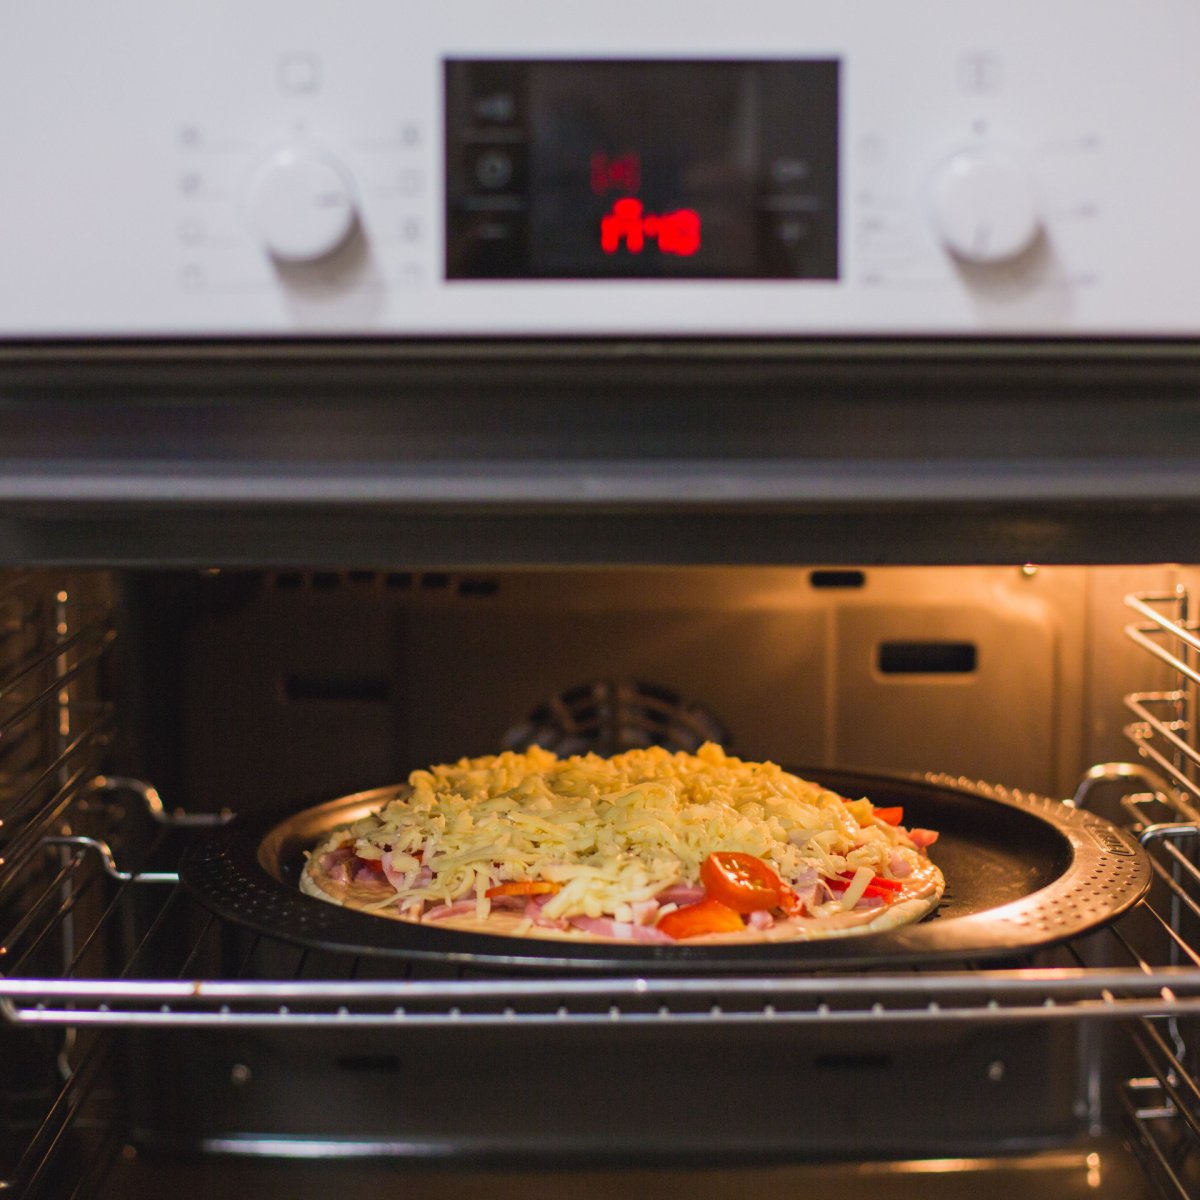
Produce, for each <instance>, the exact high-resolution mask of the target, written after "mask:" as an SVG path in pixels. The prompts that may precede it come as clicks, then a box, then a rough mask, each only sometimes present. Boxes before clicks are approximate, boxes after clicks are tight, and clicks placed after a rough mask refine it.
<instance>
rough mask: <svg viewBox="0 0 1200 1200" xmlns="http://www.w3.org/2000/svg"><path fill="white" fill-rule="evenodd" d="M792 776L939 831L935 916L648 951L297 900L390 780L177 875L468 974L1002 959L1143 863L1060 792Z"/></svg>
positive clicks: (356, 942) (1132, 894) (336, 934)
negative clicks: (1058, 796)
mask: <svg viewBox="0 0 1200 1200" xmlns="http://www.w3.org/2000/svg"><path fill="white" fill-rule="evenodd" d="M789 769H790V770H791V769H793V768H789ZM794 770H795V773H796V774H798V775H801V776H802V777H803V778H806V779H812V780H815V781H818V782H819V783H821V784H822V785H823V786H825V787H828V788H831V789H833V790H834V791H836V792H839V793H840V794H841V795H843V796H847V797H849V798H854V797H858V796H869V797H870V798H871V800H872V801H873V802H874V803H875V804H876V805H879V806H890V805H896V804H900V805H903V806H904V819H905V823H906V824H908V825H910V826H924V827H927V828H930V829H936V830H938V831H939V833H940V837H939V839H938V841H937V843H936V845H934V847H933V848H932V850H931V851H930V854H931V857H932V858H933V860H934V861H935V862H936V863H937V865H938V866H939V867H940V868H941V870H942V872H943V874H944V875H945V877H946V893H945V896H944V897H943V899H942V902H941V904H940V905H939V906H938V908H937V909H936V911H934V912H933V913H931V914H930V915H929V916H928V917H926V918H925V919H924V920H923V921H921V922H920V923H919V924H915V925H907V926H902V927H901V928H899V929H892V930H887V931H884V932H881V933H875V934H861V935H858V936H854V937H846V938H836V939H831V940H821V941H812V942H780V943H768V944H757V945H756V944H747V945H741V946H696V945H691V946H689V945H688V944H687V943H686V942H683V943H680V944H679V945H672V946H661V945H644V944H640V943H638V944H632V945H630V944H625V943H616V942H604V943H602V942H579V943H574V942H565V941H559V940H549V939H539V938H516V937H505V936H498V935H493V934H483V933H466V932H460V931H456V930H452V929H444V928H439V927H438V926H437V925H414V924H410V923H407V922H403V921H394V920H389V919H387V918H384V917H376V916H371V915H369V914H366V913H361V912H355V911H352V910H349V909H343V908H340V907H338V906H336V905H334V904H328V903H326V902H324V901H322V900H317V899H314V898H313V897H311V896H306V895H304V894H303V893H302V892H301V891H300V890H299V887H298V879H299V875H300V870H301V868H302V866H303V865H304V852H305V851H306V850H308V849H310V848H311V847H312V846H313V845H315V844H316V843H317V842H318V841H319V840H320V839H321V838H322V837H323V836H324V835H325V834H326V833H328V832H329V831H330V830H331V829H333V828H334V827H335V826H338V825H342V824H346V823H347V822H350V821H354V820H356V819H358V818H359V817H361V816H364V815H365V814H367V813H368V812H370V811H371V810H373V809H375V808H378V807H379V806H380V805H382V804H383V803H385V802H386V801H387V800H389V799H391V798H392V797H394V796H395V795H396V793H397V790H398V789H397V788H395V787H390V788H380V789H377V790H375V791H370V792H359V793H357V794H355V795H352V796H343V797H341V798H339V799H337V800H331V801H329V802H327V803H325V804H320V805H317V806H316V807H312V808H306V809H303V810H302V811H299V812H297V811H295V809H294V806H293V807H292V809H291V810H289V809H288V808H282V809H281V808H274V809H270V810H267V811H264V812H262V813H257V814H254V815H253V816H247V817H238V818H236V819H235V820H233V821H231V822H230V823H229V824H228V825H226V826H224V827H223V828H221V829H220V830H219V831H217V832H216V833H214V834H212V835H211V836H208V837H206V838H205V839H204V840H202V841H199V842H197V843H195V844H194V845H193V846H192V847H191V848H190V850H189V851H188V853H187V854H186V855H185V857H184V860H183V862H182V863H181V864H180V878H181V881H182V882H183V884H184V886H185V887H186V888H187V889H188V890H189V891H190V892H191V893H192V894H193V895H194V896H195V897H196V898H197V899H198V900H199V901H200V902H201V903H202V904H203V905H205V906H206V907H207V908H209V909H210V910H211V911H213V912H214V913H216V914H217V915H218V916H220V917H223V918H226V919H228V920H230V921H233V922H236V923H238V924H239V925H242V926H245V927H248V928H250V929H252V930H253V931H255V932H257V933H261V934H267V935H269V936H271V937H276V938H282V939H285V940H287V941H290V942H293V943H297V944H300V945H303V946H307V947H310V948H313V949H321V950H335V951H346V952H348V953H351V954H370V955H383V956H392V957H395V958H397V959H402V960H425V961H427V962H430V961H433V962H438V963H441V964H444V965H451V966H461V967H471V968H475V969H483V970H489V969H495V970H503V971H514V970H540V971H546V970H553V971H564V970H565V971H608V972H614V971H617V972H630V971H632V972H637V973H639V974H645V973H649V974H663V973H679V972H684V973H695V972H700V971H736V972H741V973H755V972H772V973H777V972H781V971H782V972H786V971H809V970H814V969H818V968H822V969H825V968H837V967H882V966H887V965H896V966H900V965H908V964H916V963H922V962H937V961H942V962H946V961H947V960H958V961H961V962H966V961H974V960H980V959H984V960H987V961H989V962H990V961H996V960H1003V959H1005V958H1009V957H1011V956H1016V955H1026V954H1028V953H1029V952H1030V951H1032V950H1035V949H1038V948H1041V947H1046V946H1051V945H1054V944H1055V943H1058V942H1063V941H1066V940H1068V939H1070V938H1074V937H1077V936H1079V935H1080V934H1083V933H1086V932H1088V931H1089V930H1092V929H1095V928H1097V927H1099V926H1100V925H1103V924H1105V923H1106V922H1108V921H1111V920H1112V919H1113V918H1115V917H1116V916H1118V915H1119V914H1121V913H1122V912H1124V911H1125V910H1126V909H1128V908H1130V907H1131V906H1132V905H1134V904H1135V903H1137V901H1138V900H1139V899H1141V897H1142V896H1143V895H1144V894H1145V892H1146V890H1147V888H1148V887H1149V884H1150V864H1149V861H1148V859H1147V857H1146V855H1145V852H1144V851H1143V850H1142V849H1141V847H1140V846H1139V845H1138V844H1137V843H1136V841H1134V840H1133V838H1132V837H1131V836H1130V835H1129V834H1127V833H1125V832H1124V831H1122V830H1120V829H1118V828H1117V827H1116V826H1114V825H1113V824H1111V823H1110V822H1108V821H1105V820H1104V819H1103V818H1100V817H1097V816H1095V815H1093V814H1091V813H1088V812H1085V811H1082V810H1080V809H1076V808H1073V807H1071V806H1070V805H1067V804H1064V803H1063V802H1061V801H1057V800H1050V799H1047V798H1046V797H1043V796H1036V795H1031V794H1029V793H1025V792H1019V791H1010V790H1007V789H1004V788H999V787H995V786H992V785H988V784H982V783H977V782H973V781H969V780H964V779H952V778H950V777H948V776H938V775H927V776H921V777H909V776H900V775H877V774H867V773H863V772H856V771H843V770H823V769H817V768H796V769H794Z"/></svg>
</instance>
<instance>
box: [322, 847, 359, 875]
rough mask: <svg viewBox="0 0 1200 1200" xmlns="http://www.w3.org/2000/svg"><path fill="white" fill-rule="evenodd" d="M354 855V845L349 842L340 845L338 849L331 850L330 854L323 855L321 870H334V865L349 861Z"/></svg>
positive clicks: (337, 865)
mask: <svg viewBox="0 0 1200 1200" xmlns="http://www.w3.org/2000/svg"><path fill="white" fill-rule="evenodd" d="M354 857H355V853H354V846H353V844H352V843H350V842H347V843H346V844H345V845H344V846H339V847H338V848H337V849H336V850H330V851H329V853H328V854H322V855H321V870H322V871H332V870H333V869H334V867H339V866H341V865H342V864H343V863H348V862H349V861H350V860H351V859H352V858H354Z"/></svg>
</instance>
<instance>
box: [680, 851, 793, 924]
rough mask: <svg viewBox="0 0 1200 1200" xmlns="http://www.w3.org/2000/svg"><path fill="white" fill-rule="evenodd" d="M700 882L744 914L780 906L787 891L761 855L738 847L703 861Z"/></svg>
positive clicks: (714, 894) (711, 896)
mask: <svg viewBox="0 0 1200 1200" xmlns="http://www.w3.org/2000/svg"><path fill="white" fill-rule="evenodd" d="M700 882H701V883H702V884H704V890H705V892H707V893H708V895H709V897H710V898H711V899H713V900H719V901H720V902H721V903H722V904H727V905H728V906H729V907H730V908H732V909H733V911H734V912H740V913H751V912H758V911H759V910H761V909H766V908H778V907H779V905H780V902H781V900H782V897H783V893H784V886H783V881H782V880H781V879H780V878H779V876H778V875H776V874H775V872H774V871H773V870H771V868H770V867H768V866H767V864H766V863H765V862H763V860H762V859H761V858H757V857H755V856H754V855H753V854H740V853H738V852H737V851H736V850H727V851H718V852H717V853H716V854H710V855H709V856H708V857H707V858H706V859H705V860H704V862H703V863H702V864H701V867H700ZM789 890H790V889H789Z"/></svg>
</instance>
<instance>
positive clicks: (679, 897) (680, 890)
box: [654, 883, 704, 908]
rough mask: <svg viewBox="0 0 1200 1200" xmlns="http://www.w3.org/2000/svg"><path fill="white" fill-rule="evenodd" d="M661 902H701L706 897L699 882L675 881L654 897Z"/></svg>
mask: <svg viewBox="0 0 1200 1200" xmlns="http://www.w3.org/2000/svg"><path fill="white" fill-rule="evenodd" d="M654 898H655V900H657V901H658V903H659V904H678V905H679V907H680V908H682V907H683V906H684V905H685V904H699V903H700V901H701V900H703V899H704V889H703V888H702V887H701V886H700V885H699V884H698V883H673V884H671V886H670V887H669V888H664V889H663V890H662V891H661V892H659V893H658V895H657V896H655V897H654Z"/></svg>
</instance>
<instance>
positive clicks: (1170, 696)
mask: <svg viewBox="0 0 1200 1200" xmlns="http://www.w3.org/2000/svg"><path fill="white" fill-rule="evenodd" d="M1125 604H1126V606H1127V607H1128V608H1130V609H1132V610H1133V611H1134V612H1136V613H1137V614H1138V615H1139V616H1140V617H1142V618H1143V621H1144V623H1142V624H1138V623H1133V624H1129V625H1126V626H1125V635H1126V637H1128V638H1129V639H1130V640H1131V641H1132V642H1134V643H1135V644H1136V645H1137V646H1139V647H1140V648H1141V649H1143V650H1145V651H1146V652H1147V653H1148V654H1150V655H1152V656H1153V657H1154V658H1155V659H1157V660H1158V661H1159V662H1161V663H1163V664H1164V665H1166V666H1167V667H1169V668H1170V669H1171V671H1172V672H1173V673H1174V674H1175V675H1176V676H1178V678H1179V682H1180V686H1179V687H1177V688H1175V689H1173V690H1162V691H1147V692H1135V693H1133V694H1132V695H1129V696H1127V697H1126V698H1125V705H1126V707H1127V708H1128V709H1129V710H1130V711H1131V712H1132V713H1133V714H1134V716H1136V717H1137V718H1138V720H1137V721H1136V722H1134V723H1133V724H1131V725H1129V726H1127V727H1126V728H1125V731H1124V732H1125V736H1126V737H1127V738H1128V739H1129V740H1130V741H1131V742H1132V743H1133V745H1134V746H1135V747H1136V748H1137V752H1138V754H1139V755H1140V756H1141V757H1142V758H1143V759H1146V760H1148V761H1150V762H1153V763H1154V764H1155V765H1156V766H1158V767H1159V768H1161V769H1162V770H1163V771H1164V772H1165V773H1166V775H1167V777H1168V780H1169V781H1170V782H1171V783H1172V784H1174V785H1175V786H1176V787H1178V788H1179V795H1178V797H1177V801H1178V804H1179V806H1180V808H1181V810H1182V814H1183V816H1184V817H1185V818H1186V819H1191V820H1196V819H1198V818H1200V811H1198V810H1197V808H1196V806H1195V805H1193V804H1192V801H1197V802H1200V784H1197V783H1196V781H1195V780H1194V779H1193V777H1192V776H1193V774H1194V773H1195V772H1197V771H1198V770H1200V748H1198V747H1197V745H1196V731H1195V729H1194V722H1193V720H1192V716H1191V712H1192V708H1193V704H1194V701H1193V696H1192V693H1191V691H1190V690H1189V688H1190V687H1196V686H1200V669H1197V667H1196V666H1194V665H1193V660H1196V659H1200V636H1198V630H1200V626H1197V625H1196V624H1195V623H1194V622H1190V621H1189V620H1188V611H1189V605H1190V597H1189V596H1188V593H1187V591H1186V589H1184V588H1176V589H1175V591H1173V592H1164V593H1142V594H1136V593H1135V594H1131V595H1128V596H1126V597H1125ZM1156 605H1159V606H1162V605H1166V606H1170V607H1171V608H1172V609H1173V610H1174V615H1171V614H1170V613H1167V612H1164V611H1161V609H1160V608H1158V607H1155V606H1156ZM1164 705H1165V706H1168V712H1169V715H1168V716H1166V717H1164V716H1163V715H1161V713H1160V712H1159V711H1156V710H1158V709H1160V708H1161V707H1162V706H1164ZM1156 740H1157V742H1158V744H1156ZM1164 747H1165V748H1164ZM1185 793H1186V796H1185ZM1189 797H1190V799H1189Z"/></svg>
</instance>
